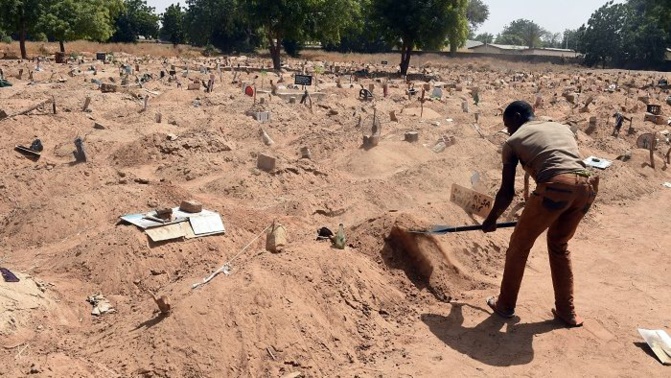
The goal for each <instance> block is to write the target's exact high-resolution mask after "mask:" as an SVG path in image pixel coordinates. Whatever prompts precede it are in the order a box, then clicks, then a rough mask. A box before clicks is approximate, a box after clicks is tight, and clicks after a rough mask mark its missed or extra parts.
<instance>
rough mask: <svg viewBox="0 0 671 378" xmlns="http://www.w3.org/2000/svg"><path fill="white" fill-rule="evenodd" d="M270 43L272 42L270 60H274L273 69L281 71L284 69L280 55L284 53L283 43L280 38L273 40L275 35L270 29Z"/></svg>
mask: <svg viewBox="0 0 671 378" xmlns="http://www.w3.org/2000/svg"><path fill="white" fill-rule="evenodd" d="M268 42H270V58H272V60H273V69H274V70H275V71H279V70H280V69H281V68H282V63H281V61H280V53H281V51H282V41H281V39H280V37H279V36H278V37H277V38H273V33H272V32H271V30H270V26H269V27H268Z"/></svg>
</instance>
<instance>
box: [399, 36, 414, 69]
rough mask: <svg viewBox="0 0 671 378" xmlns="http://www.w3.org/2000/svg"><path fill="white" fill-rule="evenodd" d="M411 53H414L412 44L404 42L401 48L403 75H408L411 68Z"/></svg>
mask: <svg viewBox="0 0 671 378" xmlns="http://www.w3.org/2000/svg"><path fill="white" fill-rule="evenodd" d="M410 53H412V43H406V42H405V41H404V42H403V46H402V47H401V75H404V76H405V75H407V74H408V67H410Z"/></svg>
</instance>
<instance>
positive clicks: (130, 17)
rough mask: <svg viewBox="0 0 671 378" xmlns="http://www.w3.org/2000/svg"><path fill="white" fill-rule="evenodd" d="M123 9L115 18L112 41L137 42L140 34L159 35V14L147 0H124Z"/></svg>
mask: <svg viewBox="0 0 671 378" xmlns="http://www.w3.org/2000/svg"><path fill="white" fill-rule="evenodd" d="M123 3H124V8H123V11H121V12H120V13H119V15H118V16H117V17H116V18H115V20H114V27H115V32H114V34H113V35H112V37H111V38H110V41H112V42H133V43H135V42H137V40H138V37H139V36H143V37H146V38H156V37H158V31H159V28H158V21H159V16H158V15H157V14H156V9H155V8H154V7H150V6H149V5H147V1H146V0H124V1H123Z"/></svg>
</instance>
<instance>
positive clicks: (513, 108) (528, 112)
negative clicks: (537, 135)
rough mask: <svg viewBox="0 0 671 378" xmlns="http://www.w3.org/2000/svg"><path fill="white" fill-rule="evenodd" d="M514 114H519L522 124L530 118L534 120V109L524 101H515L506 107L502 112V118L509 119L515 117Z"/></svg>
mask: <svg viewBox="0 0 671 378" xmlns="http://www.w3.org/2000/svg"><path fill="white" fill-rule="evenodd" d="M515 113H520V115H521V116H522V121H523V122H527V121H530V120H531V119H532V118H534V109H533V108H532V107H531V105H530V104H529V103H528V102H526V101H515V102H512V103H510V105H508V107H507V108H506V110H505V111H504V112H503V116H504V117H506V118H510V117H512V116H513V115H515Z"/></svg>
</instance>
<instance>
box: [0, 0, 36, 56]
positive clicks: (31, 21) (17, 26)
mask: <svg viewBox="0 0 671 378" xmlns="http://www.w3.org/2000/svg"><path fill="white" fill-rule="evenodd" d="M45 5H46V4H45V2H44V1H42V0H0V25H3V28H4V29H5V31H6V32H7V33H8V34H11V33H16V34H17V35H18V37H19V48H20V49H21V58H23V59H27V58H28V54H27V52H26V39H27V37H28V33H31V32H33V31H35V27H36V26H37V22H38V20H39V18H40V17H41V15H42V14H43V13H44V11H45V8H46V6H45Z"/></svg>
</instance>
